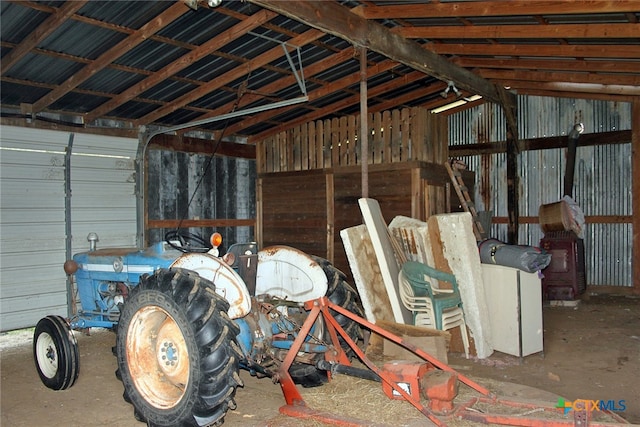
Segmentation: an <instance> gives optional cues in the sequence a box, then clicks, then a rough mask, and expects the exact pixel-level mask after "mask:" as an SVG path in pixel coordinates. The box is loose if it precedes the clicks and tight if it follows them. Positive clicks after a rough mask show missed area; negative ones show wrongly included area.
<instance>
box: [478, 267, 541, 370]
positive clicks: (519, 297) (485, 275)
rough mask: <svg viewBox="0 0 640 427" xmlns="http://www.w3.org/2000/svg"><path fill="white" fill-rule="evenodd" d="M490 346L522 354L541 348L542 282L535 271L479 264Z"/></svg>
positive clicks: (531, 352) (504, 351)
mask: <svg viewBox="0 0 640 427" xmlns="http://www.w3.org/2000/svg"><path fill="white" fill-rule="evenodd" d="M482 279H483V282H484V289H485V296H486V300H487V306H488V308H489V319H490V324H491V339H492V344H493V349H494V350H496V351H500V352H502V353H506V354H511V355H514V356H518V357H524V356H527V355H529V354H533V353H537V352H540V351H542V350H543V344H542V335H543V330H542V285H541V282H540V278H539V277H538V274H537V273H527V272H525V271H522V270H519V269H517V268H511V267H504V266H501V265H492V264H482Z"/></svg>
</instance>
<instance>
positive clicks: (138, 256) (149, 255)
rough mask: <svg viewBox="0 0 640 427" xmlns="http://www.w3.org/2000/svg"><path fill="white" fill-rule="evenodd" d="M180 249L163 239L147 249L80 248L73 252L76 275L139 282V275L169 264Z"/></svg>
mask: <svg viewBox="0 0 640 427" xmlns="http://www.w3.org/2000/svg"><path fill="white" fill-rule="evenodd" d="M180 255H182V254H181V252H179V251H177V250H175V249H173V248H172V247H171V246H170V245H168V244H167V243H165V242H159V243H156V244H155V245H153V246H150V247H149V248H147V249H144V250H139V249H137V248H105V249H98V250H95V251H89V252H81V253H78V254H76V255H74V256H73V260H74V261H75V262H76V263H77V264H78V271H77V272H76V273H75V274H76V277H78V278H88V279H93V280H109V281H117V282H125V283H138V281H139V279H140V276H141V275H143V274H145V273H152V272H153V271H155V270H157V269H158V268H169V266H170V265H171V264H172V263H173V262H174V261H175V260H176V259H177V258H178V257H179V256H180Z"/></svg>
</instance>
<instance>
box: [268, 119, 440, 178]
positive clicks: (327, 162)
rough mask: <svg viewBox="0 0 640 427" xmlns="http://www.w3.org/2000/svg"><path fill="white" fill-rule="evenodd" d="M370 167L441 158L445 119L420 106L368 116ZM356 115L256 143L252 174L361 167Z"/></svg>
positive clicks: (310, 123) (282, 133)
mask: <svg viewBox="0 0 640 427" xmlns="http://www.w3.org/2000/svg"><path fill="white" fill-rule="evenodd" d="M367 123H368V127H369V129H370V133H369V138H368V147H369V150H368V158H369V163H370V164H390V163H398V162H407V161H411V160H422V161H425V162H433V163H443V162H445V161H446V160H447V155H448V154H447V122H446V118H444V117H440V116H438V115H436V114H431V113H430V112H429V111H428V110H426V109H424V108H419V107H414V108H404V109H401V110H393V111H383V112H377V113H372V114H369V116H368V122H367ZM359 133H360V117H359V116H348V117H340V118H334V119H328V120H324V121H322V120H318V121H315V122H309V123H305V124H303V125H300V126H297V127H295V128H293V129H290V130H288V131H285V132H281V133H279V134H277V135H275V136H273V137H271V138H268V139H266V140H264V141H261V142H259V143H258V144H257V150H256V151H257V152H256V159H257V161H258V173H268V172H290V171H300V170H310V169H322V168H329V167H338V166H353V165H360V164H362V162H361V158H362V153H361V146H360V139H359V138H358V135H359Z"/></svg>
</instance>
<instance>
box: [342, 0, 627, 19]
mask: <svg viewBox="0 0 640 427" xmlns="http://www.w3.org/2000/svg"><path fill="white" fill-rule="evenodd" d="M637 11H638V3H637V1H636V0H616V1H610V0H607V1H603V0H600V1H584V0H573V1H570V2H569V1H557V0H545V1H540V0H538V1H530V0H516V1H513V0H512V1H510V2H509V5H508V6H506V5H505V3H504V1H478V2H461V1H458V2H443V3H440V2H429V3H423V4H404V5H389V6H369V5H367V6H358V7H356V8H355V10H354V13H357V14H358V15H360V16H362V17H363V18H366V19H397V18H446V17H450V18H462V17H467V18H470V17H474V16H514V15H519V16H527V15H568V14H588V13H615V12H637Z"/></svg>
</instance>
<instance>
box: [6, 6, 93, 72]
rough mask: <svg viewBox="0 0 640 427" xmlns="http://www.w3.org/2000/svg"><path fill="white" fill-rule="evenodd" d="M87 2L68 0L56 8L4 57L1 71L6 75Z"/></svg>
mask: <svg viewBox="0 0 640 427" xmlns="http://www.w3.org/2000/svg"><path fill="white" fill-rule="evenodd" d="M86 3H87V0H83V1H68V2H66V3H65V4H64V5H63V6H62V7H60V9H54V12H53V13H52V14H51V16H49V18H47V19H46V20H45V21H44V22H43V23H42V24H40V26H38V28H36V29H35V31H33V32H32V33H31V34H29V36H27V37H26V38H25V39H24V40H23V41H22V42H20V44H19V45H18V46H16V47H15V48H14V49H13V50H11V52H9V53H8V54H6V55H5V56H4V57H3V58H2V64H1V65H0V73H1V74H3V75H4V73H6V72H7V71H8V70H9V69H10V68H11V67H13V66H14V65H15V64H16V63H17V62H18V61H19V60H20V59H22V57H24V55H26V54H27V53H29V52H30V51H31V49H33V48H35V47H36V46H37V45H38V43H40V42H41V41H43V40H44V39H46V38H47V37H48V36H49V35H51V33H53V32H54V31H55V30H57V29H58V27H59V26H60V25H61V24H62V23H63V22H65V21H66V20H67V19H69V17H70V16H72V15H73V14H74V13H76V12H77V11H78V10H80V8H82V6H84V5H85V4H86Z"/></svg>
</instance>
